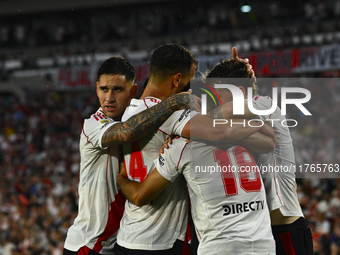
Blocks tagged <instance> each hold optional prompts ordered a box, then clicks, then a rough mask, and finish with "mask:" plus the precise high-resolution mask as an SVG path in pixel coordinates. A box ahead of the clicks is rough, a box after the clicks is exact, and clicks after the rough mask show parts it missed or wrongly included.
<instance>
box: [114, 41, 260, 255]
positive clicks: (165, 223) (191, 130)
mask: <svg viewBox="0 0 340 255" xmlns="http://www.w3.org/2000/svg"><path fill="white" fill-rule="evenodd" d="M195 70H196V61H195V58H194V56H193V55H192V53H191V52H190V51H189V50H187V49H186V48H184V47H182V46H180V45H177V44H166V45H162V46H160V47H158V48H157V49H156V50H155V51H154V52H153V54H152V57H151V66H150V76H149V82H148V84H147V86H146V88H145V90H144V93H143V95H142V96H141V99H140V100H136V99H134V100H132V101H131V104H130V106H129V107H128V108H127V110H126V111H125V113H124V115H123V121H124V120H125V119H128V118H129V117H131V116H133V115H134V114H136V113H138V112H140V111H143V110H144V109H147V108H150V107H151V108H152V107H153V106H154V105H157V104H158V103H159V102H161V100H164V99H166V98H167V97H169V96H170V95H172V94H174V93H178V92H180V91H181V90H182V89H183V88H184V87H185V86H186V85H187V84H188V83H189V81H190V78H193V76H194V74H195ZM190 115H191V116H190ZM190 117H192V121H193V120H195V124H196V125H195V126H191V127H190V122H189V119H190ZM200 120H201V122H200ZM204 127H206V128H204ZM227 130H229V132H235V133H233V134H232V133H229V134H227V133H226V131H227ZM257 130H259V129H258V128H255V129H253V128H251V127H242V128H232V129H227V128H226V127H217V128H214V127H213V119H212V118H209V117H207V116H202V115H199V114H196V113H193V112H191V113H190V111H182V112H176V113H174V114H173V115H172V116H171V117H170V118H169V119H168V120H167V121H166V122H165V123H164V124H163V125H162V126H161V127H160V128H159V129H158V132H155V133H152V134H150V135H147V136H145V137H144V138H142V139H140V140H139V141H138V142H134V143H132V144H125V145H124V154H125V157H124V159H125V166H126V174H127V177H128V178H129V179H131V180H136V181H139V182H143V181H144V179H145V178H146V177H147V175H148V174H149V173H150V172H151V171H152V170H153V169H154V160H155V159H156V158H157V157H158V154H159V149H160V148H161V146H162V145H163V143H164V140H165V138H166V137H167V136H168V135H172V134H177V135H182V136H184V137H191V138H192V139H195V138H201V139H205V140H216V141H220V140H222V139H223V138H225V139H226V138H229V140H230V141H237V140H241V139H243V138H245V137H247V136H249V135H251V134H253V133H255V132H256V131H257ZM233 139H234V140H233ZM188 204H189V201H188V196H187V189H186V186H185V181H184V180H183V178H177V179H176V180H175V181H174V183H172V185H171V187H169V188H168V189H167V190H165V191H164V192H163V193H162V194H160V195H159V196H157V197H155V198H154V199H153V201H152V203H151V204H148V205H145V206H142V207H139V206H136V205H135V204H132V203H131V202H128V201H127V202H126V205H125V211H124V215H123V218H122V220H121V225H120V229H119V231H118V235H117V244H118V245H117V250H116V252H117V254H119V255H120V254H155V253H157V254H181V252H182V249H183V241H184V240H185V239H186V231H187V225H188V224H187V216H188Z"/></svg>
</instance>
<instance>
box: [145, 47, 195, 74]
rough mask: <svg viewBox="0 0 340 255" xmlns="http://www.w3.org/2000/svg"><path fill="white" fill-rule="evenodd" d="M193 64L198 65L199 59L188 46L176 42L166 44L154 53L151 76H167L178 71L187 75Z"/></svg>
mask: <svg viewBox="0 0 340 255" xmlns="http://www.w3.org/2000/svg"><path fill="white" fill-rule="evenodd" d="M193 64H196V66H197V61H196V59H195V56H194V54H193V53H192V52H191V51H189V50H188V49H187V48H185V47H183V46H181V45H179V44H176V43H169V44H164V45H161V46H159V47H158V48H157V49H155V51H154V52H153V53H152V56H151V63H150V76H158V77H162V78H167V77H169V76H171V75H174V74H176V73H181V74H182V75H183V76H187V75H189V74H190V70H191V67H192V65H193Z"/></svg>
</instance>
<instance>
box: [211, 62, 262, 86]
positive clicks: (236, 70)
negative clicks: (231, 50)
mask: <svg viewBox="0 0 340 255" xmlns="http://www.w3.org/2000/svg"><path fill="white" fill-rule="evenodd" d="M206 78H251V74H250V73H248V71H247V66H246V65H245V64H244V63H243V62H241V61H239V60H238V59H225V60H223V61H222V62H221V63H219V64H218V65H216V66H215V67H214V68H213V69H212V70H211V71H210V72H208V73H207V75H206ZM233 80H234V81H235V80H236V79H233ZM239 81H240V82H241V84H235V85H241V86H244V87H245V86H247V85H252V87H253V90H254V92H255V93H256V92H257V86H256V85H255V84H253V83H252V81H251V80H250V79H249V83H248V84H245V80H243V79H242V80H239ZM247 81H248V80H247ZM250 82H251V84H250Z"/></svg>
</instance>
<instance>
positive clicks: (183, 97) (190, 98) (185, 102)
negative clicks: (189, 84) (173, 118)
mask: <svg viewBox="0 0 340 255" xmlns="http://www.w3.org/2000/svg"><path fill="white" fill-rule="evenodd" d="M167 100H169V101H170V102H173V101H172V100H174V102H173V103H174V104H173V105H176V107H177V109H178V110H185V109H192V110H194V111H197V112H199V111H201V99H200V98H199V97H197V96H195V95H193V94H191V89H189V91H187V92H181V93H178V94H174V95H172V96H170V97H169V98H168V99H167Z"/></svg>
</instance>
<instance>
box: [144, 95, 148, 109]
mask: <svg viewBox="0 0 340 255" xmlns="http://www.w3.org/2000/svg"><path fill="white" fill-rule="evenodd" d="M143 102H144V104H145V106H146V108H147V109H149V106H148V105H147V104H146V102H145V98H144V99H143Z"/></svg>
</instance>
